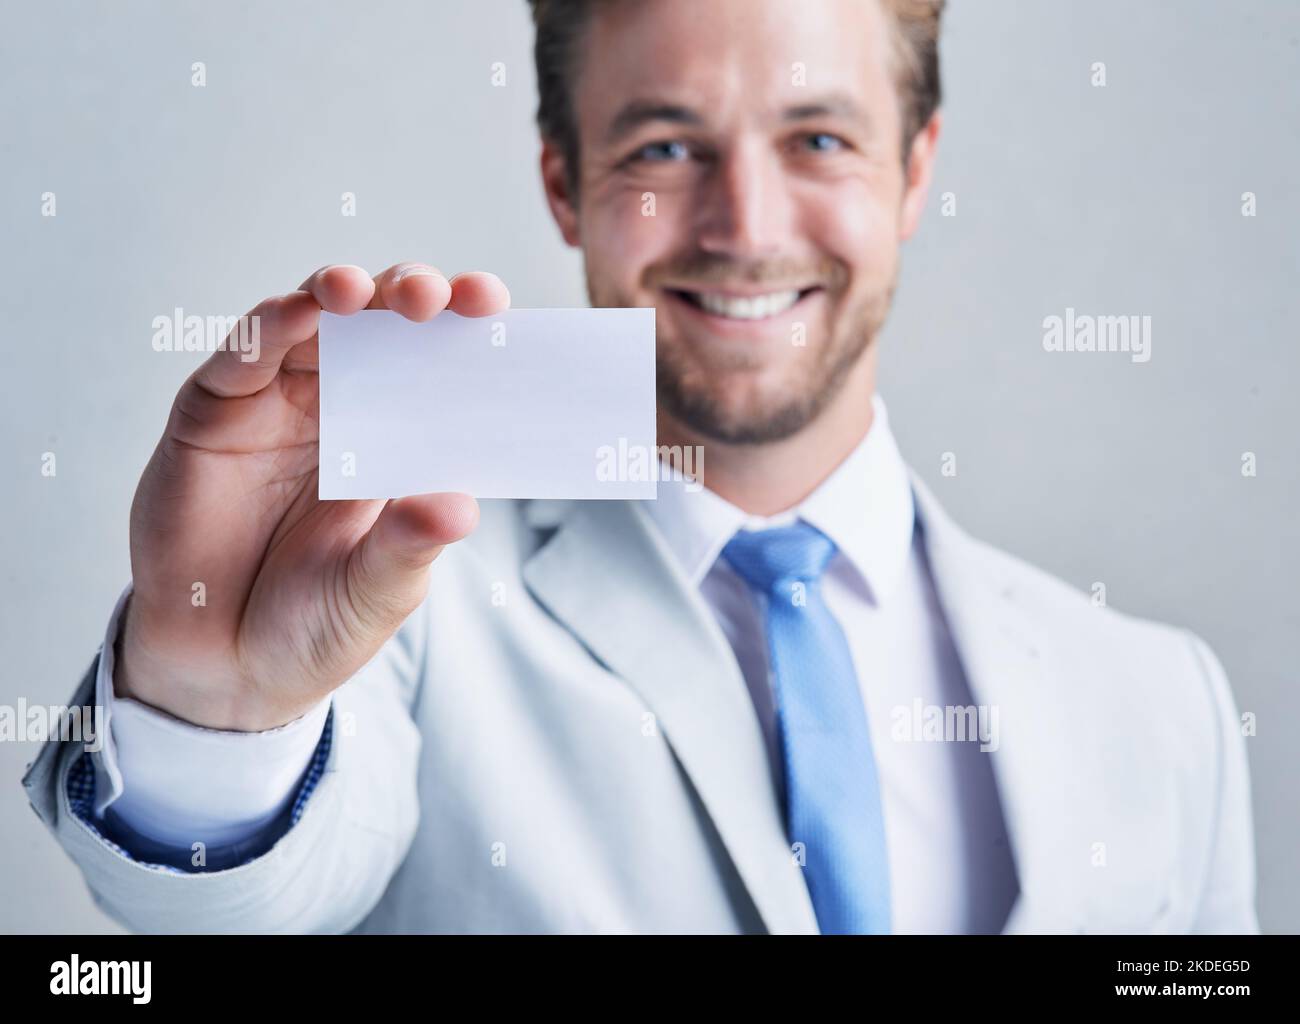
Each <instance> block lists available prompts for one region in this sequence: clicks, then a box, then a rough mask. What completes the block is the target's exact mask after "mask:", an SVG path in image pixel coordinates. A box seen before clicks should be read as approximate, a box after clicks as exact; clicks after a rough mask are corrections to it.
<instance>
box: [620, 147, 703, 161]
mask: <svg viewBox="0 0 1300 1024" xmlns="http://www.w3.org/2000/svg"><path fill="white" fill-rule="evenodd" d="M689 155H690V151H689V150H687V148H686V145H685V144H684V143H681V142H652V143H650V144H649V145H647V146H642V147H641V148H640V149H638V150H637V151H636V153H634V154H633V157H634V159H638V160H649V161H651V162H652V163H667V162H671V161H674V160H685V159H686V158H687V157H688V156H689Z"/></svg>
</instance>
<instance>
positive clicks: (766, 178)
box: [548, 0, 929, 443]
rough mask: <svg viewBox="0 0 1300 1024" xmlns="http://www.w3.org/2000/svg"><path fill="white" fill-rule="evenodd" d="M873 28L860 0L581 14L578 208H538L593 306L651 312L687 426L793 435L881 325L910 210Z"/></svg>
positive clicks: (666, 401) (604, 8) (879, 14)
mask: <svg viewBox="0 0 1300 1024" xmlns="http://www.w3.org/2000/svg"><path fill="white" fill-rule="evenodd" d="M887 19H888V15H886V14H885V13H884V12H883V11H882V10H881V9H880V7H879V5H878V4H877V3H876V2H875V0H800V2H798V3H794V2H791V0H708V2H700V0H653V2H648V3H645V2H640V3H613V4H605V5H597V6H596V7H595V9H594V11H593V14H592V17H591V21H590V23H589V26H588V32H587V35H586V38H585V42H584V44H583V47H582V53H581V57H580V61H579V63H580V65H581V70H580V73H579V75H578V79H577V81H576V82H575V83H574V90H575V91H574V107H575V111H576V118H577V125H578V132H579V139H580V151H581V159H580V168H579V170H580V174H579V182H578V195H577V202H576V208H572V207H570V208H568V209H565V208H564V207H565V204H564V202H563V201H561V202H560V203H559V204H558V207H557V205H556V198H555V197H554V196H552V204H553V208H556V213H557V217H559V219H560V223H561V227H562V228H563V229H564V231H565V234H566V237H568V239H569V241H570V242H572V243H574V244H580V245H581V246H582V249H583V252H584V256H585V263H586V274H587V285H588V291H589V294H590V299H591V302H592V304H593V305H595V306H654V307H655V309H656V318H657V324H658V363H659V370H658V374H659V399H660V407H661V412H663V413H665V414H667V415H668V416H670V417H672V418H673V419H674V420H675V421H676V422H677V423H678V424H679V425H680V426H681V427H682V428H684V429H685V430H687V431H688V432H690V433H692V434H695V435H699V436H702V437H707V438H712V439H715V440H720V441H731V442H739V443H755V442H765V441H771V440H776V439H780V438H783V437H788V436H790V435H791V434H794V433H795V432H797V431H798V430H800V429H801V428H802V427H803V426H804V425H805V424H807V423H808V422H809V421H810V420H811V419H812V418H813V417H815V416H816V415H817V414H818V413H819V412H820V411H821V410H822V409H823V408H825V406H826V405H827V404H828V403H829V402H830V401H831V400H832V399H833V398H834V397H835V396H836V395H837V393H838V391H839V388H840V385H841V384H842V383H843V382H844V380H845V378H846V376H847V375H848V372H849V371H850V370H851V369H852V368H853V367H854V366H855V364H858V362H859V360H860V359H861V358H862V356H863V354H864V352H865V351H866V350H867V348H868V344H869V342H870V341H871V339H872V337H873V336H874V335H875V334H876V332H877V330H878V329H879V327H880V325H881V323H882V322H883V320H884V317H885V313H886V310H887V308H888V306H889V300H890V296H891V294H892V291H893V287H894V282H895V279H896V276H897V271H898V246H899V242H900V240H901V238H903V237H905V236H906V234H908V233H909V232H910V231H911V228H912V226H913V225H914V219H915V218H914V215H912V214H909V213H908V211H907V210H906V209H905V204H904V199H905V195H906V193H907V192H908V191H910V190H909V189H908V187H907V186H908V184H909V181H908V177H907V175H906V174H905V171H904V167H903V159H902V152H901V139H900V135H901V114H900V111H899V104H898V96H897V93H896V88H895V79H894V74H893V62H892V59H891V25H890V23H889V21H888V20H887ZM551 159H552V160H554V157H552V158H551ZM928 159H929V157H928V153H927V154H926V160H927V161H928ZM555 177H556V175H555V174H554V168H552V172H548V179H553V178H555ZM921 191H922V192H923V187H922V188H921ZM914 205H915V206H916V209H917V210H919V202H918V203H916V204H914ZM861 400H862V401H864V402H865V401H867V397H866V396H865V395H864V396H862V397H861Z"/></svg>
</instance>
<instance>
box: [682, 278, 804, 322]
mask: <svg viewBox="0 0 1300 1024" xmlns="http://www.w3.org/2000/svg"><path fill="white" fill-rule="evenodd" d="M666 291H667V292H668V293H669V294H670V295H673V296H676V297H677V298H679V299H681V300H682V301H683V302H686V303H688V304H689V305H692V306H694V307H695V308H696V309H698V310H702V311H703V312H705V313H710V314H712V315H713V316H719V317H723V318H725V319H727V320H768V319H770V318H772V317H774V316H780V315H781V314H782V313H784V312H786V311H787V310H789V309H792V308H793V307H794V306H796V305H797V304H798V303H800V302H802V301H803V300H804V299H805V298H807V297H808V296H809V295H811V294H812V293H813V292H817V291H821V288H820V286H814V287H811V288H802V289H795V288H791V289H786V290H782V291H773V292H765V293H763V294H760V295H730V294H727V293H726V292H696V291H687V290H686V289H683V288H668V289H666Z"/></svg>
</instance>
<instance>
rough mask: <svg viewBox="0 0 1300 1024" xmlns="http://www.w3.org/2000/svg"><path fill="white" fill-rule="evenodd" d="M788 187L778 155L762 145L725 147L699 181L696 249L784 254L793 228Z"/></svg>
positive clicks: (745, 254) (734, 253) (731, 253)
mask: <svg viewBox="0 0 1300 1024" xmlns="http://www.w3.org/2000/svg"><path fill="white" fill-rule="evenodd" d="M786 184H787V183H786V181H785V179H784V175H783V174H782V168H781V161H780V159H779V157H778V155H777V154H776V153H774V152H772V150H771V149H770V148H769V147H768V146H766V145H764V144H763V143H762V142H761V141H760V140H757V139H752V140H751V139H745V140H741V141H738V142H737V143H735V144H734V145H732V146H729V147H728V148H727V149H725V150H724V151H723V152H721V153H720V154H719V156H718V157H717V159H716V160H715V161H714V162H713V165H712V166H711V167H710V168H709V169H708V172H707V173H706V174H705V175H703V176H702V180H701V185H700V189H701V194H700V196H699V200H698V205H697V207H696V210H697V217H696V244H697V245H698V246H699V247H700V248H701V249H703V250H705V251H707V252H714V253H719V254H722V255H727V256H734V257H750V258H753V257H762V256H767V255H771V254H774V253H777V252H780V251H782V250H784V249H785V248H786V243H787V242H788V240H789V236H790V227H791V202H790V197H789V196H788V194H787V192H786Z"/></svg>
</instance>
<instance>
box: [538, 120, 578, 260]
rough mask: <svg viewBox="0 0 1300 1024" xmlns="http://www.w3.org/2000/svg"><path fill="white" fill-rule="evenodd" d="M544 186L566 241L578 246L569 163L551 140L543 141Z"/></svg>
mask: <svg viewBox="0 0 1300 1024" xmlns="http://www.w3.org/2000/svg"><path fill="white" fill-rule="evenodd" d="M541 164H542V188H543V189H544V190H545V192H546V202H547V204H548V205H549V206H550V208H551V216H552V217H554V218H555V223H556V225H557V226H558V227H559V229H560V234H561V235H563V236H564V240H565V242H567V243H568V244H569V245H573V246H576V245H578V244H579V238H578V208H577V204H576V201H575V197H574V196H572V195H571V194H570V192H569V182H568V173H567V172H568V163H567V161H566V160H565V159H564V154H563V153H562V152H560V148H559V147H558V146H557V145H555V144H554V143H553V142H551V141H550V140H543V142H542V161H541Z"/></svg>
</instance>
